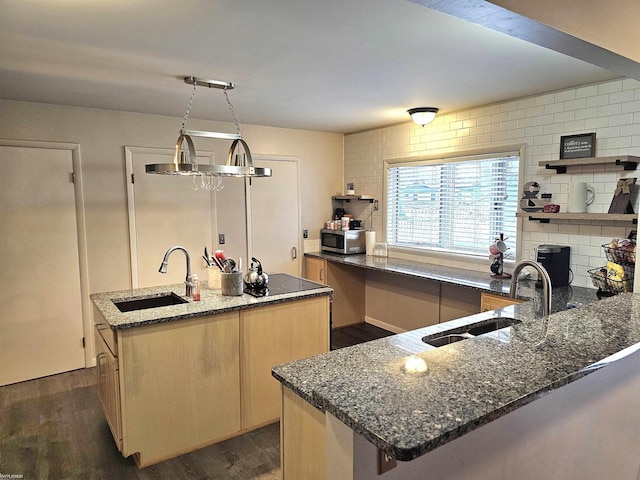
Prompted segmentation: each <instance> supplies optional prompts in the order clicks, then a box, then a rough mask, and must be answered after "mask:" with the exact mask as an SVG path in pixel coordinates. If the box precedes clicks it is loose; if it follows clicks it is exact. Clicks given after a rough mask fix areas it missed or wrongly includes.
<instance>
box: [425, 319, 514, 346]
mask: <svg viewBox="0 0 640 480" xmlns="http://www.w3.org/2000/svg"><path fill="white" fill-rule="evenodd" d="M518 323H521V322H520V320H517V319H515V318H509V317H499V318H493V319H491V320H490V321H488V322H479V323H477V324H471V325H468V326H467V327H462V328H457V329H456V330H463V331H462V332H455V333H442V334H435V335H427V336H426V337H423V338H422V341H423V342H424V343H426V344H427V345H431V346H432V347H443V346H445V345H450V344H452V343H455V342H460V341H461V340H466V339H468V338H474V337H477V336H478V335H484V334H485V333H490V332H495V331H497V330H501V329H503V328H507V327H510V326H512V325H516V324H518Z"/></svg>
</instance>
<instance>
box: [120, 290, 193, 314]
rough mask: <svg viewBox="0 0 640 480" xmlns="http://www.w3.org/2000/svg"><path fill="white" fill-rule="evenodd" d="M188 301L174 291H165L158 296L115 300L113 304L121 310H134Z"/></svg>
mask: <svg viewBox="0 0 640 480" xmlns="http://www.w3.org/2000/svg"><path fill="white" fill-rule="evenodd" d="M181 303H187V301H186V300H185V299H184V298H182V297H180V296H178V295H176V294H175V293H173V292H170V293H165V294H162V295H159V296H157V297H145V298H132V299H129V300H121V301H118V302H116V301H114V302H113V304H114V305H115V306H116V307H118V310H120V311H121V312H134V311H136V310H145V309H147V308H157V307H168V306H170V305H180V304H181Z"/></svg>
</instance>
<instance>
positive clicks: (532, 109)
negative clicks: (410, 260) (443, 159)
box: [344, 79, 640, 287]
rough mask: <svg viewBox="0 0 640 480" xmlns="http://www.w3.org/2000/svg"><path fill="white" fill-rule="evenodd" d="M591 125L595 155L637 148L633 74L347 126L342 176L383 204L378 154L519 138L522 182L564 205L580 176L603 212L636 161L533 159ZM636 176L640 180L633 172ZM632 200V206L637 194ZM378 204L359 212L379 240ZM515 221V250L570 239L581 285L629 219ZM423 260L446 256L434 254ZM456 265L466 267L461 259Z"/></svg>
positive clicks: (555, 152)
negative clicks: (417, 117)
mask: <svg viewBox="0 0 640 480" xmlns="http://www.w3.org/2000/svg"><path fill="white" fill-rule="evenodd" d="M410 106H411V105H409V106H407V107H410ZM407 117H408V116H407ZM591 132H595V133H596V156H599V157H606V156H611V155H636V156H640V81H636V80H632V79H619V80H614V81H610V82H603V83H599V84H594V85H587V86H581V87H577V88H572V89H566V90H562V91H558V92H552V93H547V94H543V95H537V96H533V97H527V98H522V99H517V100H511V101H507V102H503V103H499V104H494V105H487V106H484V107H480V108H473V109H469V110H465V111H459V112H452V113H444V114H440V115H438V116H437V117H436V119H435V120H434V121H433V123H431V124H430V125H427V126H425V127H420V126H418V125H414V124H413V123H412V122H410V121H409V120H408V121H407V122H406V123H402V124H399V125H392V126H389V127H384V128H380V129H375V130H369V131H365V132H359V133H353V134H349V135H346V137H345V166H344V179H345V182H347V181H348V182H354V183H355V185H356V192H357V193H358V194H364V195H372V196H374V197H375V198H377V199H380V204H381V207H383V205H382V204H383V202H384V197H383V195H384V185H383V183H384V161H385V160H387V159H394V158H404V157H407V158H410V157H412V156H417V155H433V154H444V153H450V152H463V151H465V150H469V149H477V148H485V147H494V146H507V145H517V144H525V146H526V147H525V158H524V159H523V161H522V165H523V166H524V175H523V176H522V178H523V181H524V182H525V183H526V182H529V181H536V182H538V183H539V184H540V186H541V193H542V192H548V193H551V194H552V195H553V197H552V200H553V202H554V203H557V204H559V205H560V208H561V210H560V211H561V212H566V211H567V202H568V194H569V183H571V182H586V183H588V184H589V185H591V186H592V187H593V188H594V189H595V192H596V198H595V200H594V202H593V203H592V204H591V205H590V206H589V209H588V211H589V212H590V213H605V212H607V211H608V209H609V205H610V204H611V200H612V198H613V191H614V190H615V188H616V183H617V181H618V179H619V178H633V177H640V169H639V170H637V171H625V170H622V168H621V167H616V166H614V165H595V166H584V167H570V168H569V169H568V173H567V174H564V175H562V174H556V173H553V172H552V171H549V170H545V168H544V167H540V166H539V165H538V163H539V162H540V161H546V160H557V159H558V158H559V150H560V137H561V136H562V135H574V134H580V133H591ZM638 181H639V183H640V178H639V180H638ZM520 190H521V189H520ZM634 200H635V201H634V210H635V212H636V213H637V212H638V199H637V198H635V199H634ZM383 211H384V208H380V210H379V211H377V212H373V215H372V216H371V218H370V219H369V218H367V219H366V220H367V225H366V226H367V228H369V227H370V224H372V225H373V228H374V229H375V230H376V231H377V236H378V239H379V241H381V240H382V232H383V225H382V222H383V217H382V214H383ZM362 213H363V214H364V213H365V212H362ZM368 213H370V212H366V214H368ZM521 225H522V227H521V228H522V229H521V244H520V251H519V258H521V259H524V258H534V249H535V247H536V246H537V245H540V244H567V245H570V246H571V269H572V271H573V273H574V280H573V283H572V285H577V286H583V287H593V285H592V283H591V280H590V278H589V275H588V273H587V270H589V269H591V268H595V267H598V266H601V265H605V264H606V258H605V255H604V251H603V249H602V247H601V245H602V244H604V243H609V241H610V240H611V239H612V238H620V237H626V236H628V235H629V233H630V232H631V230H635V229H636V226H635V225H631V224H628V223H624V222H596V221H586V222H585V221H582V222H578V221H570V222H564V223H561V222H553V221H552V222H550V223H548V224H541V223H537V222H532V221H528V220H526V219H523V220H522V222H521ZM487 247H488V246H487ZM488 255H489V253H488V250H487V259H486V261H484V262H480V264H479V265H477V266H476V268H477V269H479V270H486V271H487V274H489V273H488V272H489V260H488ZM423 260H426V261H430V262H433V263H440V264H442V263H445V261H444V260H442V259H439V258H435V257H429V258H426V259H425V258H423ZM446 263H448V264H450V262H446ZM460 265H461V266H463V267H466V268H469V264H468V263H466V262H460Z"/></svg>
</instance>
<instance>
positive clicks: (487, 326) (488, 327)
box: [467, 317, 522, 337]
mask: <svg viewBox="0 0 640 480" xmlns="http://www.w3.org/2000/svg"><path fill="white" fill-rule="evenodd" d="M518 323H522V322H521V321H520V320H518V319H516V318H509V317H499V318H494V319H493V320H492V321H491V322H488V323H483V324H480V325H478V326H476V327H473V328H470V329H469V330H467V333H469V334H471V335H473V336H474V337H475V336H477V335H483V334H485V333H489V332H494V331H496V330H500V329H502V328H506V327H510V326H512V325H517V324H518Z"/></svg>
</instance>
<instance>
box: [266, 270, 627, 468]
mask: <svg viewBox="0 0 640 480" xmlns="http://www.w3.org/2000/svg"><path fill="white" fill-rule="evenodd" d="M388 260H391V259H388ZM364 261H365V262H368V260H364ZM474 288H478V287H474ZM531 288H532V289H533V290H534V291H535V288H533V287H531ZM573 290H577V291H579V294H577V295H575V294H574V293H572V291H573ZM553 297H555V298H556V299H557V300H556V301H555V302H554V305H555V307H554V312H555V313H552V314H551V315H549V316H548V317H544V316H542V315H541V313H540V308H539V305H537V303H538V302H536V301H530V302H526V303H523V304H519V305H513V306H509V307H505V308H502V309H498V310H494V311H491V312H484V313H480V314H476V315H471V316H468V317H464V318H461V319H457V320H452V321H449V322H446V323H442V324H437V325H432V326H429V327H425V328H421V329H417V330H413V331H410V332H406V333H402V334H398V335H393V336H391V337H386V338H383V339H379V340H374V341H371V342H367V343H363V344H360V345H355V346H353V347H348V348H343V349H340V350H335V351H332V352H329V353H325V354H322V355H318V356H314V357H310V358H306V359H302V360H298V361H295V362H291V363H288V364H284V365H279V366H276V367H274V369H273V371H272V373H273V376H274V377H275V378H276V379H278V380H279V381H280V382H282V383H283V384H284V385H285V386H287V387H288V388H291V389H292V390H293V391H294V392H296V393H297V394H298V395H300V396H301V397H302V398H304V399H305V400H306V401H308V402H310V403H311V404H312V405H314V406H315V407H317V408H319V409H321V410H324V411H326V412H329V413H331V414H332V415H334V416H335V417H337V418H338V419H340V420H341V421H342V422H344V423H345V424H346V425H348V426H349V427H350V428H352V429H353V430H354V431H356V432H357V433H359V434H361V435H363V436H364V437H365V438H367V439H368V440H369V441H370V442H371V443H373V444H374V445H376V446H377V447H378V448H380V449H381V450H383V451H385V452H386V453H388V454H390V455H391V456H393V457H395V458H397V459H399V460H405V461H406V460H413V459H415V458H417V457H419V456H420V455H423V454H425V453H427V452H429V451H431V450H433V449H435V448H437V447H439V446H441V445H443V444H445V443H447V442H449V441H451V440H454V439H455V438H457V437H460V436H462V435H464V434H465V433H468V432H470V431H472V430H474V429H476V428H478V427H480V426H482V425H484V424H487V423H489V422H491V421H493V420H495V419H497V418H499V417H501V416H503V415H505V414H507V413H509V412H511V411H513V410H515V409H517V408H519V407H522V406H523V405H526V404H528V403H530V402H532V401H534V400H536V399H537V398H540V397H541V396H543V395H545V394H547V393H549V392H551V391H553V390H555V389H557V388H560V387H562V386H563V385H566V384H568V383H570V382H573V381H575V380H578V379H580V378H582V377H584V376H585V375H588V374H589V373H591V372H594V371H596V370H598V369H600V368H603V367H605V366H607V365H609V364H610V363H611V362H614V361H615V360H617V359H619V358H622V357H624V356H626V355H629V354H631V353H633V352H635V351H637V350H638V349H640V295H638V294H633V293H623V294H620V295H617V296H614V297H610V298H604V299H601V300H599V299H598V298H597V296H596V291H595V290H593V289H578V288H576V287H574V288H573V289H572V288H567V287H564V288H562V289H554V290H553ZM568 298H573V300H574V302H575V300H576V299H579V301H577V302H575V303H577V304H581V305H580V306H578V308H569V309H567V299H568ZM563 304H564V305H563ZM502 317H508V318H514V319H517V320H518V321H519V322H520V323H517V324H515V325H513V326H511V327H509V328H507V329H503V330H498V331H495V332H491V333H487V334H484V335H479V336H476V337H475V338H470V339H467V340H464V341H460V342H457V343H453V344H450V345H446V346H443V347H438V348H436V347H432V346H430V345H428V344H426V343H425V342H423V341H422V338H423V337H429V338H433V337H434V336H438V335H441V334H443V332H446V333H454V332H463V331H465V330H467V329H468V326H469V325H475V324H478V323H480V324H482V323H487V322H491V321H493V320H494V319H495V318H502ZM465 327H466V328H465ZM410 358H411V359H414V358H418V359H421V360H423V361H424V362H425V363H426V365H427V371H426V372H423V373H412V372H409V371H407V369H406V368H405V367H404V366H405V363H406V361H407V360H408V359H410Z"/></svg>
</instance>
